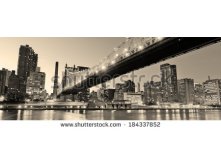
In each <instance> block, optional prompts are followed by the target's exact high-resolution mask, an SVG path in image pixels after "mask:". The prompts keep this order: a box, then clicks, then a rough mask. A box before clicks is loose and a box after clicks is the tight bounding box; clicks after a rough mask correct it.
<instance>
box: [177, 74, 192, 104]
mask: <svg viewBox="0 0 221 167" xmlns="http://www.w3.org/2000/svg"><path fill="white" fill-rule="evenodd" d="M178 92H179V101H180V102H181V103H183V104H193V100H194V81H193V79H189V78H185V79H180V80H178Z"/></svg>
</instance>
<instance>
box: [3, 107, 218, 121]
mask: <svg viewBox="0 0 221 167" xmlns="http://www.w3.org/2000/svg"><path fill="white" fill-rule="evenodd" d="M0 120H221V110H194V111H193V110H87V109H85V110H30V109H28V110H19V109H14V110H0Z"/></svg>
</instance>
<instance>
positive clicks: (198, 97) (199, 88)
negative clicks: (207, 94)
mask: <svg viewBox="0 0 221 167" xmlns="http://www.w3.org/2000/svg"><path fill="white" fill-rule="evenodd" d="M194 104H204V91H203V85H202V84H199V83H195V84H194Z"/></svg>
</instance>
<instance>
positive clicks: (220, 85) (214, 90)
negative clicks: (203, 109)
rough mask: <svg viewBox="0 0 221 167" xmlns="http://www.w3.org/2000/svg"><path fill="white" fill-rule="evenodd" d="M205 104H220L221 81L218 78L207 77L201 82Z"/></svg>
mask: <svg viewBox="0 0 221 167" xmlns="http://www.w3.org/2000/svg"><path fill="white" fill-rule="evenodd" d="M203 89H204V95H205V104H206V105H221V81H220V80H219V79H213V80H210V79H208V80H207V81H205V82H204V83H203Z"/></svg>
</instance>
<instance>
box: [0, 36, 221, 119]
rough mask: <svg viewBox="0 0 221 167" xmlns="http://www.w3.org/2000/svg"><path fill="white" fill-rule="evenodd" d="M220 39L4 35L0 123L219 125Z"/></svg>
mask: <svg viewBox="0 0 221 167" xmlns="http://www.w3.org/2000/svg"><path fill="white" fill-rule="evenodd" d="M220 41H221V38H220V37H24V38H23V37H16V38H15V37H10V38H7V37H1V38H0V60H1V61H0V120H221V72H220V71H221V66H220V62H221V56H220V55H221V43H220Z"/></svg>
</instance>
